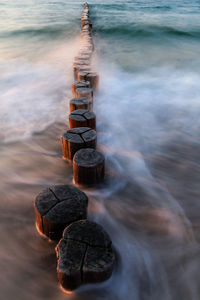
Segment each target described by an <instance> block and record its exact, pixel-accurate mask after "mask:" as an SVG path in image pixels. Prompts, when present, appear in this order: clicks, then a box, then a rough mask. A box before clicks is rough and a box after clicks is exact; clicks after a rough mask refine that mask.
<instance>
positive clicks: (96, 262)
mask: <svg viewBox="0 0 200 300" xmlns="http://www.w3.org/2000/svg"><path fill="white" fill-rule="evenodd" d="M56 254H57V259H58V262H57V273H58V279H59V282H60V284H61V286H62V287H63V288H64V289H66V290H68V291H72V290H74V289H76V288H78V287H79V286H80V285H82V284H87V283H99V282H103V281H105V280H107V279H108V278H109V277H110V276H111V275H112V272H113V269H114V265H115V254H114V251H113V249H112V242H111V239H110V237H109V235H108V234H107V233H106V232H105V231H104V229H103V228H102V227H101V226H100V225H98V224H97V223H94V222H91V221H88V220H83V221H78V222H75V223H73V224H71V225H70V226H68V227H67V228H66V229H65V231H64V233H63V238H62V239H61V240H60V242H59V243H58V245H57V247H56Z"/></svg>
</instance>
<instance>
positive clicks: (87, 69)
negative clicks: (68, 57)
mask: <svg viewBox="0 0 200 300" xmlns="http://www.w3.org/2000/svg"><path fill="white" fill-rule="evenodd" d="M90 70H91V69H90V66H85V65H77V64H74V66H73V72H74V79H75V80H77V79H78V72H90Z"/></svg>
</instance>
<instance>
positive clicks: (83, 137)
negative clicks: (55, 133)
mask: <svg viewBox="0 0 200 300" xmlns="http://www.w3.org/2000/svg"><path fill="white" fill-rule="evenodd" d="M96 141H97V134H96V131H95V130H93V129H91V128H89V127H79V128H73V129H70V130H68V131H67V132H65V133H63V135H62V136H61V143H62V151H63V159H68V160H72V159H73V157H74V154H75V153H76V152H77V151H78V150H80V149H82V148H93V149H95V148H96Z"/></svg>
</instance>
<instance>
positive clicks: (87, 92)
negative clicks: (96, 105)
mask: <svg viewBox="0 0 200 300" xmlns="http://www.w3.org/2000/svg"><path fill="white" fill-rule="evenodd" d="M75 95H76V97H77V98H80V97H86V98H89V99H90V100H91V101H93V89H91V88H78V89H76V92H75Z"/></svg>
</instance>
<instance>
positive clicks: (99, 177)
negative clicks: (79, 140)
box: [73, 148, 105, 186]
mask: <svg viewBox="0 0 200 300" xmlns="http://www.w3.org/2000/svg"><path fill="white" fill-rule="evenodd" d="M104 165H105V159H104V156H103V154H101V153H100V152H98V151H96V150H94V149H89V148H87V149H81V150H79V151H77V152H76V154H75V155H74V158H73V173H74V182H75V184H77V185H86V186H90V185H95V184H98V183H101V182H102V181H103V179H104Z"/></svg>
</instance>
